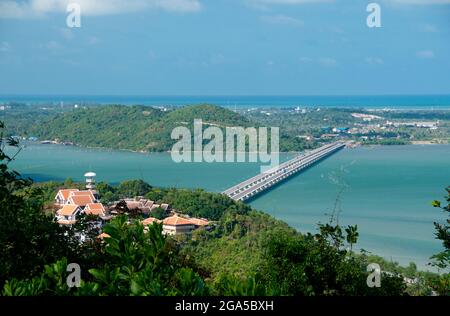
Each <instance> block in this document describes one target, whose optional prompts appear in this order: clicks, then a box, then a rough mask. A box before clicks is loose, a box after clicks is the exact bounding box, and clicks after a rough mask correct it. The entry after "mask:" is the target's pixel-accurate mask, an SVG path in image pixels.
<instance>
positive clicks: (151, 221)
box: [142, 217, 161, 226]
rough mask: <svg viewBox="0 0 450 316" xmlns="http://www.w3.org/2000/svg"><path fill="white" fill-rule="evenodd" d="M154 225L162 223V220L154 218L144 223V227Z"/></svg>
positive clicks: (147, 219) (145, 220)
mask: <svg viewBox="0 0 450 316" xmlns="http://www.w3.org/2000/svg"><path fill="white" fill-rule="evenodd" d="M153 223H161V220H159V219H157V218H154V217H149V218H146V219H144V220H143V221H142V225H144V226H148V225H152V224H153Z"/></svg>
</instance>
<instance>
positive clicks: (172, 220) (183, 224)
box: [163, 215, 195, 235]
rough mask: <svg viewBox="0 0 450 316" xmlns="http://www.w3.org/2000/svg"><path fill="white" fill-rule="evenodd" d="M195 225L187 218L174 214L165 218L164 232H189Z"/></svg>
mask: <svg viewBox="0 0 450 316" xmlns="http://www.w3.org/2000/svg"><path fill="white" fill-rule="evenodd" d="M194 229H195V225H194V224H193V223H192V222H191V221H190V220H189V219H186V218H183V217H180V216H178V215H174V216H171V217H167V218H166V219H164V220H163V233H164V234H167V235H178V234H188V233H190V232H192V231H193V230H194Z"/></svg>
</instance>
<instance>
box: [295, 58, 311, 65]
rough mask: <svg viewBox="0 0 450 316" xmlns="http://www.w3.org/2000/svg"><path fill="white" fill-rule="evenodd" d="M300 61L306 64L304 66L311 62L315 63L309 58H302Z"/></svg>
mask: <svg viewBox="0 0 450 316" xmlns="http://www.w3.org/2000/svg"><path fill="white" fill-rule="evenodd" d="M298 60H299V61H300V62H301V63H304V64H306V63H310V62H312V61H313V60H312V59H311V58H309V57H300V58H299V59H298Z"/></svg>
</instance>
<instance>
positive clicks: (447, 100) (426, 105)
mask: <svg viewBox="0 0 450 316" xmlns="http://www.w3.org/2000/svg"><path fill="white" fill-rule="evenodd" d="M12 101H16V102H26V103H30V104H43V103H54V104H60V102H66V103H79V104H127V105H129V104H144V105H159V106H180V105H187V104H199V103H211V104H216V105H220V106H224V107H230V108H234V107H236V108H247V107H293V106H303V107H317V106H320V107H369V108H394V109H402V108H403V109H406V108H408V109H432V108H434V109H450V95H386V96H384V95H375V96H371V95H363V96H358V95H356V96H352V95H339V96H245V95H244V96H230V95H227V96H145V95H141V96H106V95H104V96H96V95H90V96H89V95H87V96H86V95H20V96H18V95H0V102H12Z"/></svg>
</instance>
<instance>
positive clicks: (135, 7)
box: [0, 0, 201, 18]
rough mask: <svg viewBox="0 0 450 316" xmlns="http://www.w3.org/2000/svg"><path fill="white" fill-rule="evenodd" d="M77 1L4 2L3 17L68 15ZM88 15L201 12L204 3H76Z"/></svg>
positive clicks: (192, 0)
mask: <svg viewBox="0 0 450 316" xmlns="http://www.w3.org/2000/svg"><path fill="white" fill-rule="evenodd" d="M72 2H74V0H24V1H18V0H2V1H1V2H0V18H27V17H40V16H44V15H46V14H48V13H66V8H67V4H69V3H72ZM75 2H76V3H78V4H79V5H80V7H81V14H84V15H110V14H121V13H129V12H138V11H142V10H147V9H161V10H164V11H168V12H197V11H199V10H200V9H201V4H200V0H76V1H75Z"/></svg>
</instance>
